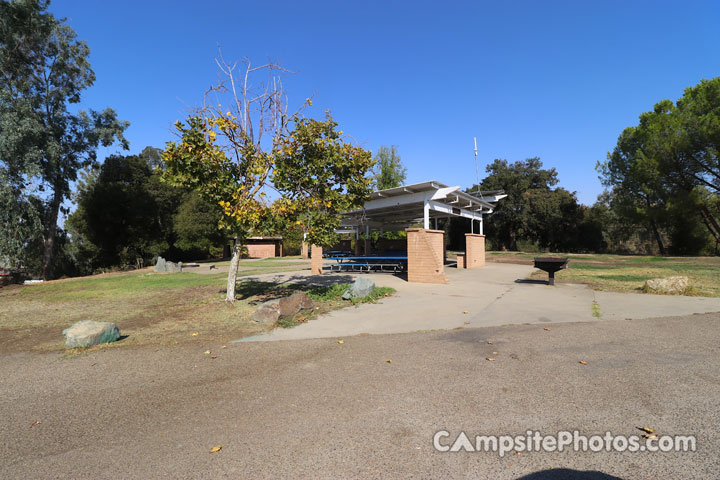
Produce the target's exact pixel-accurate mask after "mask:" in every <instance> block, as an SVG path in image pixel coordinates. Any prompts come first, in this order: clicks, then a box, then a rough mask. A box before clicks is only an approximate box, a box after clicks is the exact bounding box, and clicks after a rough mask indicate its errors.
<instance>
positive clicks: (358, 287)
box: [342, 277, 375, 300]
mask: <svg viewBox="0 0 720 480" xmlns="http://www.w3.org/2000/svg"><path fill="white" fill-rule="evenodd" d="M373 290H375V282H374V281H372V280H371V279H370V278H368V277H357V278H356V279H355V282H353V284H352V285H350V288H348V289H347V290H346V291H345V293H343V296H342V298H344V299H345V300H350V299H351V298H365V297H367V296H368V295H370V294H371V293H372V292H373Z"/></svg>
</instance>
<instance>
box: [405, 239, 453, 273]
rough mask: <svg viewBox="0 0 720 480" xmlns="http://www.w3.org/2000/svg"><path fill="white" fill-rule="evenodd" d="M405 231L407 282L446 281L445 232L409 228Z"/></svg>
mask: <svg viewBox="0 0 720 480" xmlns="http://www.w3.org/2000/svg"><path fill="white" fill-rule="evenodd" d="M406 232H407V252H408V282H417V283H447V277H446V276H445V261H444V256H445V232H443V231H442V230H425V229H424V228H409V229H407V230H406Z"/></svg>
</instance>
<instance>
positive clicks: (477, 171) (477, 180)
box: [473, 137, 480, 192]
mask: <svg viewBox="0 0 720 480" xmlns="http://www.w3.org/2000/svg"><path fill="white" fill-rule="evenodd" d="M473 141H474V142H475V185H477V191H478V192H480V170H479V168H478V159H477V137H473Z"/></svg>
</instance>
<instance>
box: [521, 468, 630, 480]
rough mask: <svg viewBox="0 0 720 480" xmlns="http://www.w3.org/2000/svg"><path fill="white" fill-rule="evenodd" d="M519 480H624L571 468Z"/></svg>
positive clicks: (545, 472)
mask: <svg viewBox="0 0 720 480" xmlns="http://www.w3.org/2000/svg"><path fill="white" fill-rule="evenodd" d="M517 480H623V479H622V478H620V477H615V476H613V475H608V474H606V473H602V472H597V471H595V472H593V471H580V470H572V469H569V468H552V469H550V470H542V471H540V472H534V473H531V474H530V475H524V476H522V477H518V478H517Z"/></svg>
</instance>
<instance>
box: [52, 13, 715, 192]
mask: <svg viewBox="0 0 720 480" xmlns="http://www.w3.org/2000/svg"><path fill="white" fill-rule="evenodd" d="M50 10H51V11H52V12H53V13H54V14H55V15H56V16H58V17H67V19H68V23H69V24H70V25H71V26H72V27H73V28H74V29H75V30H76V32H77V33H78V36H79V38H81V39H83V40H85V41H86V42H87V43H88V44H89V46H90V50H91V57H90V60H91V63H92V66H93V68H94V70H95V73H96V75H97V81H96V82H95V85H94V86H93V87H92V88H91V89H90V90H88V91H87V92H86V93H85V95H84V97H83V106H85V107H89V108H98V109H99V108H104V107H106V106H111V107H113V108H115V109H116V110H117V112H118V113H119V115H120V117H121V118H122V119H125V120H129V121H130V122H131V126H130V128H129V130H128V132H127V137H128V139H129V140H130V142H131V152H132V153H137V152H139V151H140V150H142V148H143V147H145V146H146V145H153V146H157V147H163V146H164V144H165V142H166V141H168V140H171V139H172V138H173V135H172V123H173V122H174V121H176V120H180V119H183V118H185V116H186V114H187V105H197V104H198V103H199V102H200V101H201V99H202V94H203V92H204V90H205V89H206V88H207V87H208V86H209V85H210V84H211V83H213V82H214V81H215V80H216V79H217V68H216V66H215V64H214V56H215V55H216V53H217V45H218V43H219V44H220V45H221V46H222V48H223V52H224V54H225V56H226V57H228V58H240V57H242V56H248V57H250V58H251V59H252V60H253V61H255V62H262V61H264V60H266V59H267V58H271V59H274V60H277V61H279V62H281V63H282V64H283V66H285V67H287V68H289V69H291V70H294V71H297V72H298V74H297V75H294V76H292V77H290V78H288V79H287V81H286V85H287V86H288V88H289V90H290V102H291V104H293V105H299V104H300V103H302V102H303V100H304V99H305V98H306V97H308V96H310V95H312V94H313V93H316V95H315V98H314V106H313V108H312V109H311V110H309V111H306V112H305V113H306V115H309V116H315V117H318V118H319V117H321V116H322V115H323V113H322V112H323V111H324V110H325V109H330V110H331V111H332V113H333V116H334V117H335V119H336V120H337V121H338V122H339V124H340V128H341V129H342V130H344V131H345V132H346V133H348V134H350V135H352V136H353V137H354V138H355V139H356V140H357V142H358V143H359V144H360V145H361V146H363V147H364V148H367V149H369V150H372V151H373V152H375V151H376V150H377V148H378V147H379V146H380V145H390V144H394V145H398V147H399V152H400V155H401V156H402V159H403V162H404V163H405V165H406V166H407V168H408V179H407V182H408V183H414V182H419V181H424V180H429V179H435V180H438V181H441V182H444V183H447V184H450V185H462V186H464V187H465V186H470V185H471V184H472V183H473V182H474V178H475V164H474V157H473V151H472V150H473V136H476V137H477V138H478V150H479V158H480V165H481V176H482V171H484V166H485V165H486V164H487V163H488V162H490V161H492V159H494V158H506V159H508V160H510V161H514V160H521V159H524V158H526V157H531V156H539V157H540V158H541V159H542V161H543V163H544V164H545V166H546V167H555V168H556V169H557V171H558V172H559V177H560V181H561V185H562V186H564V187H565V188H567V189H569V190H571V191H577V194H578V198H579V199H580V200H581V201H582V202H583V203H586V204H591V203H593V202H594V201H595V198H596V196H597V195H598V194H599V193H600V192H601V191H602V187H601V185H600V182H599V181H598V179H597V173H596V172H595V170H594V167H595V163H596V162H597V161H598V160H604V159H605V157H606V154H607V152H608V151H610V150H611V149H612V148H613V146H614V145H615V142H616V140H617V137H618V135H619V133H620V132H621V131H622V130H623V128H625V127H627V126H630V125H634V124H636V123H637V117H638V115H639V114H640V113H641V112H644V111H647V110H650V109H651V108H652V106H653V104H654V103H656V102H657V101H659V100H662V99H665V98H670V99H673V100H675V99H677V98H678V97H680V96H681V95H682V92H683V89H684V88H686V87H688V86H692V85H695V84H696V83H698V82H699V81H700V80H701V79H702V78H712V77H715V76H718V75H720V2H718V1H716V0H715V1H692V0H686V1H676V2H664V1H629V0H626V1H607V0H603V1H596V2H590V1H577V0H575V1H568V2H559V1H542V2H541V1H507V2H501V1H495V2H482V1H476V2H453V1H445V2H437V1H434V2H424V1H412V2H410V1H408V2H392V1H377V2H376V1H355V2H344V1H337V0H336V1H328V2H310V1H297V0H295V1H287V2H285V1H274V2H261V1H227V2H220V1H212V2H209V1H208V2H199V1H184V0H182V1H178V0H174V1H156V0H144V1H142V2H140V1H134V0H126V1H119V0H108V1H88V0H82V1H81V0H55V1H54V2H53V3H52V4H51V7H50Z"/></svg>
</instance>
